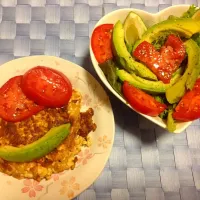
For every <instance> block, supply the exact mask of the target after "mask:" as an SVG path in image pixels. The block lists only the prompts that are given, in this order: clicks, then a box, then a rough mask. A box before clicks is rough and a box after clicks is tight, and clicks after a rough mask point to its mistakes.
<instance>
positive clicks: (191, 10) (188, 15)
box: [181, 5, 198, 18]
mask: <svg viewBox="0 0 200 200" xmlns="http://www.w3.org/2000/svg"><path fill="white" fill-rule="evenodd" d="M197 10H198V8H197V7H196V6H195V5H191V6H190V7H189V9H188V10H187V11H186V12H185V13H183V15H182V16H181V18H191V17H192V16H193V15H194V14H195V13H196V12H197Z"/></svg>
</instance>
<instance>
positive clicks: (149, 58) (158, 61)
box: [133, 41, 172, 83]
mask: <svg viewBox="0 0 200 200" xmlns="http://www.w3.org/2000/svg"><path fill="white" fill-rule="evenodd" d="M133 56H134V57H135V58H137V59H138V60H140V61H141V62H143V63H144V64H145V65H146V66H147V67H148V68H149V69H150V70H151V71H152V72H153V73H154V74H156V76H157V77H158V79H160V80H162V81H163V82H164V83H169V82H170V78H171V75H172V71H171V69H170V68H169V67H168V65H167V64H166V62H165V60H164V59H163V58H162V56H161V54H160V52H158V51H157V50H156V49H155V47H154V46H153V45H152V44H150V43H148V42H147V41H144V42H142V43H141V44H139V45H138V46H137V48H136V49H135V51H134V52H133Z"/></svg>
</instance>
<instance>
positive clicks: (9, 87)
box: [0, 76, 44, 122]
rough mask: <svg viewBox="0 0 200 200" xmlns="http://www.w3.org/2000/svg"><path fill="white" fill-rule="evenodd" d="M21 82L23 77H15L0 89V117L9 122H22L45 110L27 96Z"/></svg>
mask: <svg viewBox="0 0 200 200" xmlns="http://www.w3.org/2000/svg"><path fill="white" fill-rule="evenodd" d="M21 80H22V76H15V77H13V78H11V79H9V80H8V81H7V82H6V83H5V84H4V85H3V86H2V87H1V88H0V117H1V118H2V119H4V120H6V121H9V122H18V121H22V120H24V119H27V118H29V117H31V116H32V115H34V114H36V113H38V112H39V111H41V110H43V109H44V107H43V106H39V105H37V104H35V103H34V102H33V101H31V100H30V99H28V98H27V97H26V96H25V94H24V93H23V92H22V90H21Z"/></svg>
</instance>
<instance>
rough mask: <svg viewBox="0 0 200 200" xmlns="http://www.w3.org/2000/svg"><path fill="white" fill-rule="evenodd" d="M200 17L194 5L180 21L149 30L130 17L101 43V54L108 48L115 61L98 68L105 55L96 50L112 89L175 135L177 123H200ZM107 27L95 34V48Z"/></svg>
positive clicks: (139, 19)
mask: <svg viewBox="0 0 200 200" xmlns="http://www.w3.org/2000/svg"><path fill="white" fill-rule="evenodd" d="M199 16H200V9H199V8H198V7H196V6H194V5H191V6H190V7H189V8H188V10H187V11H186V12H185V13H182V15H181V16H172V15H171V16H169V17H168V18H167V19H166V20H164V21H160V22H158V23H156V24H154V25H152V26H150V27H148V26H147V25H146V24H145V22H144V21H143V19H142V17H141V16H139V15H138V14H137V13H134V11H130V12H129V13H128V14H127V17H126V18H125V20H124V21H121V20H120V19H119V20H117V21H116V23H114V24H110V30H109V34H110V35H111V37H110V36H109V39H108V38H107V39H106V40H104V38H103V37H102V38H101V44H102V46H101V47H102V48H101V52H103V51H105V50H104V46H105V45H104V43H105V44H108V43H109V44H111V45H109V46H107V49H106V52H112V53H110V55H111V54H112V56H110V57H109V56H108V57H107V59H104V60H101V62H99V57H101V54H100V50H97V49H95V48H94V45H92V46H91V47H92V50H93V53H94V56H95V58H96V60H97V62H98V63H99V66H100V68H101V69H102V71H103V72H104V74H105V77H106V78H107V80H108V82H109V83H110V85H111V86H112V87H113V89H114V90H115V91H116V92H117V93H118V94H120V95H121V96H122V97H124V99H126V101H127V102H128V103H129V104H130V105H131V106H132V108H133V109H134V110H136V111H138V112H140V113H142V114H145V115H148V116H152V117H160V118H161V119H162V120H163V122H165V124H166V127H167V129H168V130H169V131H170V132H174V131H175V130H176V124H177V123H178V122H187V121H192V120H195V119H198V118H200V112H198V110H199V103H198V101H197V99H198V98H199V90H198V89H197V88H198V87H199V78H200V76H199V75H200V17H199ZM104 26H105V24H101V25H99V26H97V27H96V28H95V29H94V32H93V34H92V36H91V42H92V43H93V44H94V43H95V40H96V39H97V38H96V37H95V35H97V32H99V34H100V31H99V30H101V27H104ZM112 26H113V28H112ZM108 40H109V41H108ZM109 47H110V49H108V48H109ZM190 98H191V99H190ZM189 99H190V100H189ZM192 99H193V100H192Z"/></svg>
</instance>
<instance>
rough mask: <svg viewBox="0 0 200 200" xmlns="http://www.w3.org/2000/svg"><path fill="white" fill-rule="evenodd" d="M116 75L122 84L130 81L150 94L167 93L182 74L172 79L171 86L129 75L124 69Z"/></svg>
mask: <svg viewBox="0 0 200 200" xmlns="http://www.w3.org/2000/svg"><path fill="white" fill-rule="evenodd" d="M116 73H117V75H118V77H119V79H120V80H121V81H122V82H123V81H128V82H129V83H130V84H132V85H133V86H135V87H137V88H139V89H142V90H144V91H146V92H149V93H165V91H166V90H167V88H169V87H170V86H171V85H173V84H174V83H175V82H176V81H177V80H178V79H179V78H180V76H181V75H180V74H178V73H177V74H176V75H174V77H173V78H172V79H171V82H170V83H169V84H164V83H163V82H162V81H150V80H145V79H143V78H141V77H139V76H136V75H135V74H129V73H128V72H126V71H125V70H123V69H121V70H117V72H116Z"/></svg>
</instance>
